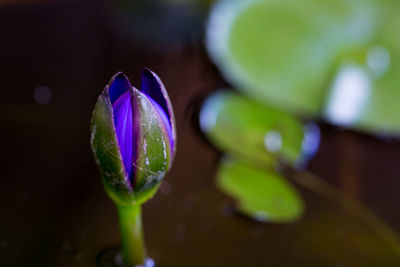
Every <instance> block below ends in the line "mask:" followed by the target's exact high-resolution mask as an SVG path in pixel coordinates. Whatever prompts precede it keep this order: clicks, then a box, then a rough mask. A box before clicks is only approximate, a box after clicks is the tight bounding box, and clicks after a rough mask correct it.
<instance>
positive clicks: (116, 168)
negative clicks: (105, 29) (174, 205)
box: [90, 69, 176, 204]
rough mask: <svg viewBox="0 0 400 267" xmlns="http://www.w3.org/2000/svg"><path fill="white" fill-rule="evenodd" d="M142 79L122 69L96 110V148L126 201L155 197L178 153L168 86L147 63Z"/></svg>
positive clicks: (112, 185)
mask: <svg viewBox="0 0 400 267" xmlns="http://www.w3.org/2000/svg"><path fill="white" fill-rule="evenodd" d="M141 83H142V84H141V90H140V91H139V90H138V89H136V88H135V87H132V86H131V84H130V83H129V80H128V78H127V77H126V76H125V75H124V74H123V73H122V72H120V73H117V74H116V75H114V77H113V78H112V79H111V81H110V83H109V84H108V86H106V88H105V89H104V91H103V93H102V94H101V95H100V97H99V98H98V100H97V103H96V107H95V109H94V111H93V117H92V127H91V140H90V141H91V145H92V149H93V153H94V156H95V159H96V163H97V164H98V165H99V168H100V172H101V175H102V178H103V183H104V186H105V188H106V191H107V193H108V194H109V196H110V197H111V198H112V199H113V200H114V201H116V202H118V203H120V204H135V203H136V204H138V203H143V202H144V201H146V200H147V199H149V198H150V197H152V196H153V194H154V193H155V192H156V190H157V188H158V187H159V185H160V181H161V180H162V178H163V177H164V175H165V173H166V172H167V171H168V170H169V168H170V167H171V163H172V160H173V158H174V154H175V146H176V131H175V120H174V114H173V111H172V105H171V102H170V100H169V97H168V95H167V92H166V90H165V87H164V85H163V84H162V82H161V80H160V78H159V77H158V76H157V75H156V74H155V73H153V72H152V71H150V70H147V69H146V70H144V71H143V73H142V81H141Z"/></svg>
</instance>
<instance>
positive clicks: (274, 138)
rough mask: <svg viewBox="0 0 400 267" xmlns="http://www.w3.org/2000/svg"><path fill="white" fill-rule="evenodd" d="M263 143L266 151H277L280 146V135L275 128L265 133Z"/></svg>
mask: <svg viewBox="0 0 400 267" xmlns="http://www.w3.org/2000/svg"><path fill="white" fill-rule="evenodd" d="M264 144H265V147H266V149H267V150H268V151H270V152H278V151H279V150H280V149H281V147H282V135H281V134H280V133H279V132H278V131H276V130H271V131H269V132H267V134H266V135H265V138H264Z"/></svg>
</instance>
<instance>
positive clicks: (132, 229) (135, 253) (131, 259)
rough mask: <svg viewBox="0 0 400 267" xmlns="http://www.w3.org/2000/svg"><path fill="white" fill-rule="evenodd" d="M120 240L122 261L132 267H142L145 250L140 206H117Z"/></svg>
mask: <svg viewBox="0 0 400 267" xmlns="http://www.w3.org/2000/svg"><path fill="white" fill-rule="evenodd" d="M117 209H118V217H119V225H120V232H121V238H122V261H123V263H124V265H126V266H129V267H133V266H137V265H144V263H145V260H146V249H145V245H144V238H143V227H142V211H141V205H132V206H122V205H117Z"/></svg>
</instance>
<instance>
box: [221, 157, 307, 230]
mask: <svg viewBox="0 0 400 267" xmlns="http://www.w3.org/2000/svg"><path fill="white" fill-rule="evenodd" d="M217 184H218V187H219V188H220V189H221V190H222V191H224V192H225V193H226V194H228V195H229V196H231V197H233V198H235V199H236V200H237V208H238V209H239V211H241V212H242V213H244V214H245V215H247V216H249V217H251V218H254V219H255V220H257V221H263V222H267V221H268V222H291V221H294V220H296V219H298V218H299V217H300V216H301V215H302V213H303V212H304V205H303V202H302V200H301V198H300V196H299V195H298V194H297V192H296V191H295V189H294V188H293V187H292V186H291V185H290V184H289V183H288V182H287V181H286V180H285V179H284V178H283V177H281V176H280V175H279V174H278V173H276V172H275V171H273V170H267V169H257V168H254V167H252V166H251V165H247V164H244V163H240V162H238V161H234V160H224V161H222V162H221V164H220V167H219V171H218V176H217Z"/></svg>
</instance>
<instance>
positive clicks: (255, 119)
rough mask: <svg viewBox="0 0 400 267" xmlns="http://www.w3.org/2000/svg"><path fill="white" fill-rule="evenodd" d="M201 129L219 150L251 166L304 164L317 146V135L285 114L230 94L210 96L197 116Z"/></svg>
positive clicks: (222, 92) (235, 94) (220, 93)
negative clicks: (244, 159)
mask: <svg viewBox="0 0 400 267" xmlns="http://www.w3.org/2000/svg"><path fill="white" fill-rule="evenodd" d="M200 125H201V128H202V130H203V131H204V132H205V133H206V134H207V136H208V137H209V139H210V140H211V141H212V142H213V143H214V144H215V145H216V146H217V147H218V148H220V149H221V150H223V151H226V152H229V153H233V154H235V155H236V156H238V157H241V158H246V159H248V160H250V161H252V162H259V163H262V164H267V163H269V164H274V163H275V162H276V161H277V160H278V159H281V160H284V161H286V162H288V163H290V164H296V163H300V162H304V161H305V160H306V159H307V156H308V155H310V154H312V153H313V152H314V151H315V150H316V149H317V147H318V144H319V131H318V128H316V126H315V127H312V126H311V127H305V125H304V124H303V123H302V121H300V120H298V119H296V118H295V117H293V116H291V115H289V114H286V113H284V112H281V111H278V110H275V109H273V108H270V107H267V106H264V105H262V104H259V103H257V102H254V101H252V100H250V99H248V98H246V97H243V96H240V95H239V94H237V93H234V92H231V91H220V92H217V93H214V94H213V95H211V96H210V97H209V98H208V99H207V100H206V102H205V103H204V105H203V107H202V110H201V113H200Z"/></svg>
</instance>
